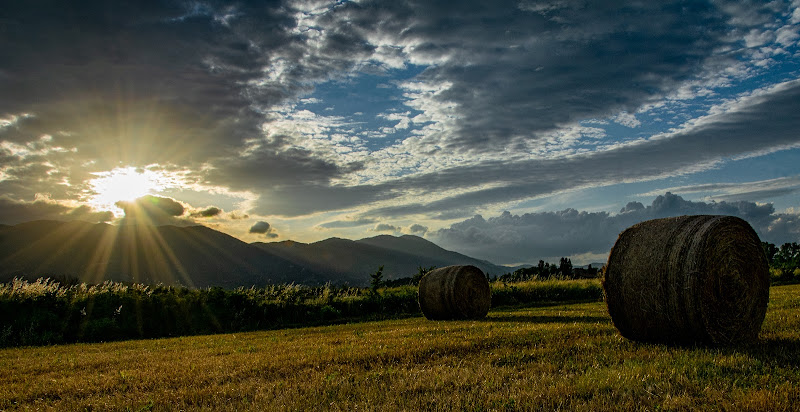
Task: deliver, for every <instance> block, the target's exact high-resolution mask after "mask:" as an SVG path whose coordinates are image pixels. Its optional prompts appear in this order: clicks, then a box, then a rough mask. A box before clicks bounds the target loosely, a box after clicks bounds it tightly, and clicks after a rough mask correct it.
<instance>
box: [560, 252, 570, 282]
mask: <svg viewBox="0 0 800 412" xmlns="http://www.w3.org/2000/svg"><path fill="white" fill-rule="evenodd" d="M558 271H559V272H560V273H561V277H563V278H564V279H568V278H571V277H572V261H571V260H570V259H569V258H565V257H562V258H561V263H560V264H559V265H558Z"/></svg>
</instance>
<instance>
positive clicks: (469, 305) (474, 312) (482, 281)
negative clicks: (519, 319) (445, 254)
mask: <svg viewBox="0 0 800 412" xmlns="http://www.w3.org/2000/svg"><path fill="white" fill-rule="evenodd" d="M491 303H492V291H491V290H490V289H489V281H488V280H487V279H486V276H485V275H484V274H483V272H482V271H481V270H480V269H478V268H476V267H475V266H471V265H466V266H447V267H443V268H439V269H435V270H432V271H430V272H428V273H427V274H426V275H425V276H423V277H422V279H421V280H420V281H419V307H420V309H422V314H423V315H425V317H426V318H428V319H431V320H446V319H480V318H483V317H485V316H486V314H487V313H488V312H489V306H490V305H491Z"/></svg>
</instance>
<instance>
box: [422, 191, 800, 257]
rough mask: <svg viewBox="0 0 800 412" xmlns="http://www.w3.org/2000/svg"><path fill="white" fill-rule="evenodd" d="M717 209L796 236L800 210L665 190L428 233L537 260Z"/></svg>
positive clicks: (473, 249) (474, 248) (768, 235)
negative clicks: (644, 225) (618, 203)
mask: <svg viewBox="0 0 800 412" xmlns="http://www.w3.org/2000/svg"><path fill="white" fill-rule="evenodd" d="M697 214H720V215H732V216H738V217H741V218H743V219H745V220H747V221H748V222H749V223H750V224H751V225H752V226H753V228H754V229H755V230H756V231H757V232H758V234H759V236H760V237H761V239H762V240H764V241H769V242H772V243H776V244H782V243H785V242H796V241H798V240H800V215H797V214H784V213H775V209H774V208H773V206H772V205H771V204H766V205H759V204H756V203H753V202H745V201H740V202H731V203H728V202H712V203H705V202H692V201H688V200H685V199H683V198H682V197H680V196H678V195H674V194H672V193H667V194H665V195H663V196H658V197H656V198H655V199H654V200H653V202H652V203H651V204H650V205H648V206H646V207H645V206H643V205H642V204H641V203H638V202H631V203H628V204H627V205H626V206H625V207H624V208H622V210H621V212H620V213H619V214H616V215H612V214H609V213H606V212H585V211H577V210H575V209H565V210H562V211H558V212H542V213H526V214H523V215H512V214H511V213H509V212H504V213H503V214H501V215H500V216H497V217H491V218H489V219H484V218H483V217H481V216H480V215H478V216H474V217H472V218H470V219H467V220H464V221H462V222H459V223H455V224H453V225H451V226H450V227H449V228H445V229H440V230H438V231H436V232H434V233H429V236H430V237H433V238H435V240H436V241H437V243H438V244H440V245H441V246H442V247H445V248H448V249H452V250H456V251H459V252H462V253H466V254H468V255H471V256H475V257H479V258H484V259H488V260H490V261H493V262H497V263H519V262H536V261H538V260H539V259H542V258H557V257H559V256H575V255H580V254H606V253H608V251H609V250H611V246H613V244H614V241H615V240H616V238H617V235H618V234H619V233H620V232H622V231H623V230H624V229H626V228H627V227H629V226H631V225H633V224H635V223H638V222H641V221H644V220H649V219H657V218H663V217H670V216H680V215H697Z"/></svg>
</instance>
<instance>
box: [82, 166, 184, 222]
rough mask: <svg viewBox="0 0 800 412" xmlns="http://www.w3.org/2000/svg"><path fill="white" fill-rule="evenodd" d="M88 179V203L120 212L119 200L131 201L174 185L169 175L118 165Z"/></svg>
mask: <svg viewBox="0 0 800 412" xmlns="http://www.w3.org/2000/svg"><path fill="white" fill-rule="evenodd" d="M94 175H95V176H97V177H96V178H94V179H91V180H89V182H88V184H89V187H90V189H89V193H90V197H89V200H88V203H89V204H90V205H91V206H93V207H94V208H95V209H97V210H109V211H112V212H114V213H115V214H118V213H121V210H120V209H119V208H118V207H117V206H116V203H117V202H119V201H132V200H135V199H137V198H140V197H142V196H144V195H152V194H155V193H157V192H158V191H161V190H164V189H166V188H167V187H170V186H174V184H172V182H171V180H172V179H170V177H168V176H167V175H166V174H164V173H161V172H159V171H156V170H151V169H142V168H136V167H118V168H116V169H113V170H111V171H108V172H100V173H94Z"/></svg>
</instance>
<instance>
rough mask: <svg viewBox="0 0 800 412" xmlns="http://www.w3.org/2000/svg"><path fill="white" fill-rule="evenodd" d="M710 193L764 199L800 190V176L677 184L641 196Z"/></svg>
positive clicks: (721, 197) (726, 197)
mask: <svg viewBox="0 0 800 412" xmlns="http://www.w3.org/2000/svg"><path fill="white" fill-rule="evenodd" d="M665 191H666V192H680V193H710V195H709V196H708V200H715V201H721V200H724V201H736V200H750V201H756V200H764V199H769V198H772V197H778V196H784V195H788V194H792V193H797V192H800V176H787V177H780V178H776V179H769V180H761V181H757V182H743V183H707V184H698V185H690V186H677V187H671V188H667V189H659V190H657V191H650V192H647V193H642V194H640V195H639V196H656V195H657V194H658V193H657V192H665Z"/></svg>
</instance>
